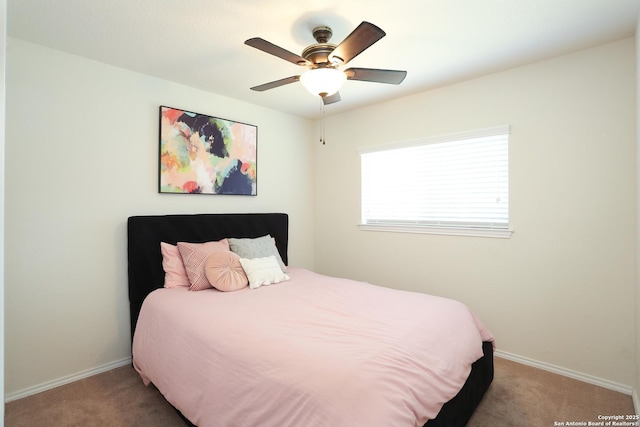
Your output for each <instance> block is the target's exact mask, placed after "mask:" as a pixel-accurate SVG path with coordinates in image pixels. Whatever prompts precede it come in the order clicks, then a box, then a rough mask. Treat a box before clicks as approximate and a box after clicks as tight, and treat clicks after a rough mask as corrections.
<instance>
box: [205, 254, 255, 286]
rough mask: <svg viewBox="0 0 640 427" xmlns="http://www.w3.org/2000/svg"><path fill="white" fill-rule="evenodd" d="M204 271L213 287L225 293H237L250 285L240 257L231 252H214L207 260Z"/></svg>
mask: <svg viewBox="0 0 640 427" xmlns="http://www.w3.org/2000/svg"><path fill="white" fill-rule="evenodd" d="M204 271H205V274H206V276H207V279H208V280H209V283H211V285H212V286H213V287H214V288H216V289H218V290H220V291H223V292H229V291H237V290H238V289H242V288H244V287H246V286H247V285H248V284H249V279H247V275H246V274H245V272H244V269H243V268H242V264H240V256H239V255H238V254H235V253H233V252H231V251H226V252H223V251H220V252H214V253H212V254H211V255H209V257H208V258H207V261H206V262H205V265H204Z"/></svg>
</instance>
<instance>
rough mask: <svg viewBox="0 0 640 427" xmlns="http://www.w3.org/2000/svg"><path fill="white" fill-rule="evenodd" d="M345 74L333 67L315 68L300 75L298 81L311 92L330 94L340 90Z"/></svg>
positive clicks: (322, 95)
mask: <svg viewBox="0 0 640 427" xmlns="http://www.w3.org/2000/svg"><path fill="white" fill-rule="evenodd" d="M346 80H347V76H346V75H345V74H344V73H343V72H342V71H340V70H336V69H335V68H315V69H313V70H309V71H307V72H306V73H304V74H302V75H301V76H300V82H301V83H302V84H303V86H304V87H305V88H306V89H307V90H308V91H309V92H310V93H311V94H312V95H316V96H320V97H323V98H324V97H325V96H330V95H333V94H334V93H336V92H337V91H339V90H340V87H342V84H343V83H344V82H345V81H346Z"/></svg>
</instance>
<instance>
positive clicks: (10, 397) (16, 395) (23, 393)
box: [4, 357, 131, 403]
mask: <svg viewBox="0 0 640 427" xmlns="http://www.w3.org/2000/svg"><path fill="white" fill-rule="evenodd" d="M130 363H131V357H126V358H124V359H120V360H116V361H115V362H111V363H107V364H106V365H102V366H98V367H96V368H92V369H87V370H85V371H82V372H78V373H77V374H73V375H69V376H66V377H62V378H58V379H57V380H53V381H48V382H46V383H42V384H39V385H36V386H33V387H28V388H25V389H22V390H19V391H16V392H13V393H9V394H7V395H5V397H4V401H5V403H7V402H11V401H14V400H18V399H22V398H23V397H27V396H31V395H33V394H37V393H41V392H43V391H47V390H51V389H53V388H56V387H60V386H61V385H65V384H69V383H72V382H74V381H78V380H81V379H84V378H88V377H91V376H93V375H98V374H101V373H103V372H107V371H110V370H112V369H115V368H119V367H121V366H125V365H128V364H130Z"/></svg>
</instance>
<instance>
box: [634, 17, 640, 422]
mask: <svg viewBox="0 0 640 427" xmlns="http://www.w3.org/2000/svg"><path fill="white" fill-rule="evenodd" d="M635 336H636V376H635V379H636V382H635V390H634V395H633V397H634V404H635V408H636V413H640V17H638V24H637V26H636V333H635Z"/></svg>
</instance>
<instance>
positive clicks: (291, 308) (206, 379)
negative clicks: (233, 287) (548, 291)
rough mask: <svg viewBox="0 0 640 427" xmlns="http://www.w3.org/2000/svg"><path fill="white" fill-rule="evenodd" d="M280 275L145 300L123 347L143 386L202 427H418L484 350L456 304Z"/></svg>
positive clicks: (479, 330)
mask: <svg viewBox="0 0 640 427" xmlns="http://www.w3.org/2000/svg"><path fill="white" fill-rule="evenodd" d="M288 274H289V276H290V277H291V280H290V281H288V282H283V283H280V284H276V285H271V286H263V287H261V288H258V289H254V290H250V289H249V288H245V289H243V290H240V291H236V292H226V293H225V292H219V291H217V290H214V289H211V290H205V291H200V292H189V291H188V290H187V289H186V288H172V289H158V290H156V291H154V292H152V293H151V294H150V295H149V296H148V297H147V299H146V300H145V302H144V304H143V306H142V310H141V312H140V317H139V319H138V323H137V326H136V333H135V337H134V341H133V362H134V366H135V368H136V369H137V371H138V372H139V373H140V375H141V376H142V378H143V380H144V381H145V383H146V384H148V383H149V382H152V383H153V384H154V385H155V386H156V387H157V388H158V389H159V390H160V392H161V393H162V394H163V395H164V396H165V398H166V399H167V400H168V401H169V402H170V403H171V404H173V405H174V406H175V407H176V408H178V409H179V410H180V411H181V412H182V413H183V414H184V415H185V416H186V417H187V418H188V419H189V420H191V422H193V423H194V424H196V425H198V426H200V427H208V426H221V427H232V426H238V427H253V426H266V427H285V426H291V427H293V426H297V427H327V426H331V427H334V426H335V427H338V426H367V427H376V426H379V427H390V426H394V427H402V426H406V427H412V426H422V425H423V424H424V423H425V422H426V421H427V420H428V419H431V418H434V417H435V416H436V415H437V413H438V412H439V411H440V408H441V407H442V405H443V404H444V403H445V402H446V401H448V400H450V399H451V398H453V397H454V396H455V395H456V394H457V393H458V391H459V390H460V388H461V387H462V385H463V384H464V382H465V380H466V379H467V376H468V375H469V372H470V371H471V364H472V363H473V362H474V361H476V360H477V359H479V358H480V357H481V356H482V349H481V345H482V341H487V340H489V341H490V340H493V338H492V336H491V334H490V333H489V332H488V331H487V330H486V329H485V328H484V327H483V326H482V324H481V323H480V322H479V321H478V320H477V319H476V317H475V316H474V314H473V313H472V312H471V311H470V310H469V309H468V308H467V307H466V306H465V305H463V304H462V303H460V302H457V301H453V300H450V299H445V298H439V297H434V296H430V295H425V294H420V293H412V292H405V291H398V290H392V289H388V288H384V287H379V286H373V285H370V284H366V283H361V282H355V281H351V280H346V279H338V278H332V277H327V276H322V275H319V274H316V273H313V272H311V271H308V270H304V269H300V268H293V267H290V268H289V271H288Z"/></svg>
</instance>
